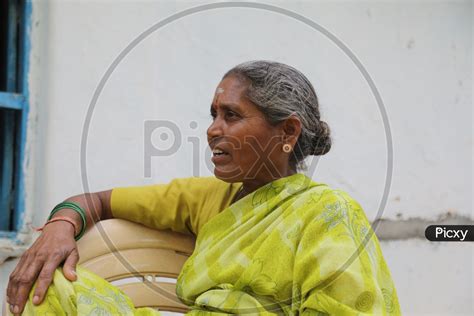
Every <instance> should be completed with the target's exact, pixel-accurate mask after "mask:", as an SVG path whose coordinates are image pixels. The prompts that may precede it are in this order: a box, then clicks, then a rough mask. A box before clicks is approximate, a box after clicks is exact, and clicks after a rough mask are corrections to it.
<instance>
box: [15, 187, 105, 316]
mask: <svg viewBox="0 0 474 316" xmlns="http://www.w3.org/2000/svg"><path fill="white" fill-rule="evenodd" d="M111 193H112V190H108V191H102V192H97V193H87V194H81V195H76V196H73V197H70V198H68V199H67V200H66V201H67V202H74V203H77V204H79V205H80V206H81V207H82V208H83V209H84V211H85V213H86V222H87V228H90V227H92V226H94V224H95V223H96V222H98V221H100V220H104V219H109V218H112V211H111V208H110V197H111ZM57 216H64V217H68V218H70V219H71V220H73V221H74V223H75V224H76V225H75V227H77V228H78V231H74V226H73V225H71V223H68V222H66V221H56V222H52V223H49V224H48V225H46V226H45V227H44V229H43V232H42V234H41V235H40V236H39V237H38V239H36V241H35V242H34V243H33V245H32V246H31V247H30V248H29V249H28V250H27V251H25V253H24V254H23V255H22V256H21V258H20V261H19V263H18V265H17V266H16V268H15V270H13V272H12V273H11V275H10V280H9V283H8V288H7V302H8V304H9V305H10V310H11V312H12V313H14V314H15V315H18V314H21V312H22V311H23V308H24V306H25V304H26V301H27V299H28V294H29V293H30V290H31V288H32V286H33V284H34V283H35V281H36V280H38V282H37V286H36V289H35V292H34V295H33V303H34V304H40V303H41V302H42V301H43V299H44V295H45V294H46V291H47V290H48V287H49V285H50V284H51V281H52V279H53V274H54V271H55V270H56V268H57V267H58V266H59V265H61V263H64V265H63V273H64V276H65V277H66V278H67V279H69V280H70V281H75V280H76V273H75V269H76V264H77V262H78V261H79V253H78V251H77V246H76V241H75V240H74V236H76V235H77V234H78V233H79V231H80V229H81V228H82V220H81V217H80V215H79V214H78V213H77V212H75V211H73V210H71V209H63V210H60V211H58V212H57V213H56V214H54V216H53V218H55V217H57Z"/></svg>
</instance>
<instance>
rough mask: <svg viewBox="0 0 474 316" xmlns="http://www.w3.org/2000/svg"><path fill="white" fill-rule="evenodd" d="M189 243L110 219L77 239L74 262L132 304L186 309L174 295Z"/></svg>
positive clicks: (172, 234) (173, 234) (166, 233)
mask: <svg viewBox="0 0 474 316" xmlns="http://www.w3.org/2000/svg"><path fill="white" fill-rule="evenodd" d="M107 239H108V240H107ZM194 243H195V239H194V237H192V236H189V235H184V234H180V233H176V232H172V231H168V230H154V229H151V228H148V227H145V226H143V225H140V224H136V223H132V222H129V221H126V220H121V219H109V220H105V221H101V222H99V223H97V224H96V225H95V226H94V227H93V228H92V229H91V230H90V231H88V232H87V233H86V234H85V235H84V237H83V238H82V239H81V240H80V241H79V242H78V248H79V255H80V260H79V264H80V265H81V266H82V267H84V268H86V269H89V270H90V271H92V272H94V273H96V274H97V275H99V276H101V277H103V278H104V279H106V280H107V281H109V282H111V283H112V284H114V285H115V286H117V287H119V288H120V289H121V290H122V291H124V292H125V294H127V295H128V296H129V297H130V298H131V299H132V301H133V303H134V304H135V307H152V308H158V309H159V310H160V311H170V312H180V313H185V312H187V311H188V310H189V308H188V307H187V306H186V305H184V304H183V303H182V302H181V301H180V300H179V299H178V298H177V296H176V278H177V277H178V275H179V272H180V271H181V268H182V266H183V264H184V262H185V261H186V259H187V258H188V257H189V256H190V255H191V253H192V252H193V250H194Z"/></svg>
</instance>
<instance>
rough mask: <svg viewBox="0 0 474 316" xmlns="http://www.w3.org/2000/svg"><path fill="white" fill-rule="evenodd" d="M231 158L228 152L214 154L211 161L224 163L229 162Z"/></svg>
mask: <svg viewBox="0 0 474 316" xmlns="http://www.w3.org/2000/svg"><path fill="white" fill-rule="evenodd" d="M230 160H231V157H230V155H229V154H227V153H223V154H213V155H212V158H211V161H212V162H213V163H214V164H223V163H227V162H229V161H230Z"/></svg>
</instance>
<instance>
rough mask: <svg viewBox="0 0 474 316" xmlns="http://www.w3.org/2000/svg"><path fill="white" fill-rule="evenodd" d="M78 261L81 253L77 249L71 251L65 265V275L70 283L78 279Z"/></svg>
mask: <svg viewBox="0 0 474 316" xmlns="http://www.w3.org/2000/svg"><path fill="white" fill-rule="evenodd" d="M78 261H79V252H78V251H77V248H74V249H73V251H71V253H70V254H69V256H68V257H67V258H66V261H65V262H64V265H63V274H64V276H65V277H66V279H68V280H69V281H76V279H77V275H76V265H77V262H78Z"/></svg>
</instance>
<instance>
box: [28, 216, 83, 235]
mask: <svg viewBox="0 0 474 316" xmlns="http://www.w3.org/2000/svg"><path fill="white" fill-rule="evenodd" d="M58 221H64V222H68V223H70V224H71V225H72V226H73V227H74V234H76V231H77V226H76V223H74V221H73V220H72V219H70V218H69V217H66V216H56V217H53V218H51V219H50V220H49V221H47V222H46V223H45V224H44V225H43V226H41V227H38V228H35V230H36V231H37V232H39V231H42V230H43V229H44V227H45V226H46V225H48V224H49V223H52V222H58Z"/></svg>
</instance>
